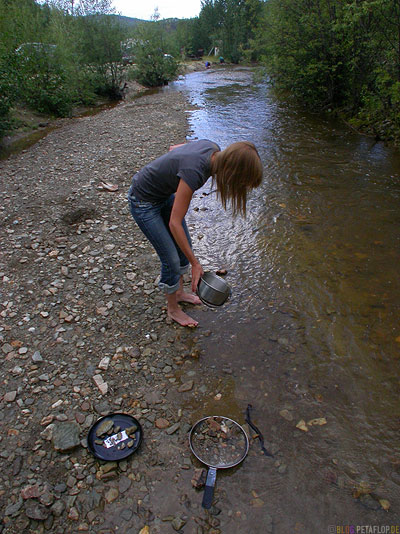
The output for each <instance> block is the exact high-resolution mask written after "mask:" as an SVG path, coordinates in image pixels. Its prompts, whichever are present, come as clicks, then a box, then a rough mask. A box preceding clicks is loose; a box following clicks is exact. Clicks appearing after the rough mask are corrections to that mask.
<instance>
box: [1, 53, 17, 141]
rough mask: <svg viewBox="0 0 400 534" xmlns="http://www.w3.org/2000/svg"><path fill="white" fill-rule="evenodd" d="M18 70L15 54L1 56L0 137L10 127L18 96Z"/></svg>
mask: <svg viewBox="0 0 400 534" xmlns="http://www.w3.org/2000/svg"><path fill="white" fill-rule="evenodd" d="M16 85H17V84H16V71H15V64H14V61H13V56H12V55H11V56H10V55H8V56H4V57H1V58H0V138H1V137H2V136H3V135H4V134H5V133H6V132H7V130H9V129H10V126H11V119H10V109H11V107H12V105H13V102H14V101H15V98H16Z"/></svg>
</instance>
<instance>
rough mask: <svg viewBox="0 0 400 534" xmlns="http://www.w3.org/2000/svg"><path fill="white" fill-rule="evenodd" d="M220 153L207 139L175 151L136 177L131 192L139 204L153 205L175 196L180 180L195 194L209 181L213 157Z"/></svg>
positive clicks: (153, 162)
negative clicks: (141, 202) (140, 201)
mask: <svg viewBox="0 0 400 534" xmlns="http://www.w3.org/2000/svg"><path fill="white" fill-rule="evenodd" d="M219 150H221V149H220V147H219V146H218V145H217V144H216V143H213V142H212V141H209V140H208V139H201V140H200V141H191V142H189V143H186V144H185V145H183V146H180V147H178V148H174V149H173V150H171V151H169V152H167V153H166V154H164V155H163V156H161V157H159V158H157V159H156V160H154V161H152V162H151V163H149V164H148V165H146V166H145V167H143V169H141V170H140V171H139V172H138V173H136V174H135V176H134V177H133V180H132V187H131V191H132V193H133V195H134V196H135V197H136V198H137V199H138V200H144V201H146V202H153V203H155V202H160V201H163V200H166V199H167V198H168V197H170V196H171V195H172V194H173V193H175V192H176V190H177V188H178V184H179V181H180V180H181V179H182V180H184V181H185V182H186V183H187V185H188V186H189V187H190V189H192V190H193V191H196V190H197V189H200V187H202V186H203V185H204V184H205V183H206V181H207V180H208V178H209V177H210V174H211V155H212V154H213V153H214V152H217V151H219Z"/></svg>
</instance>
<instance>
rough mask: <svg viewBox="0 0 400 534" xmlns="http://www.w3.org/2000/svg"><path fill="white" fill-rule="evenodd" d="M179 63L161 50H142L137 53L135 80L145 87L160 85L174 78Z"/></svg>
mask: <svg viewBox="0 0 400 534" xmlns="http://www.w3.org/2000/svg"><path fill="white" fill-rule="evenodd" d="M177 72H178V63H177V62H176V61H175V59H174V58H173V57H171V56H168V55H164V54H163V53H162V52H161V51H159V50H142V51H141V53H139V54H137V55H136V65H135V70H134V77H135V80H136V81H137V82H138V83H140V84H141V85H144V86H145V87H159V86H161V85H165V84H167V83H168V82H170V81H171V80H174V79H175V77H176V74H177Z"/></svg>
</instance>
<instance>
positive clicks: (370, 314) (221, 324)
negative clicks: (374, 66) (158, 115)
mask: <svg viewBox="0 0 400 534" xmlns="http://www.w3.org/2000/svg"><path fill="white" fill-rule="evenodd" d="M166 90H169V91H171V90H172V91H173V90H179V91H182V92H184V93H185V94H187V95H188V97H189V98H190V100H191V101H192V102H193V103H194V104H196V105H197V106H198V108H197V109H196V110H195V111H194V112H190V115H189V116H190V125H191V128H192V135H191V136H190V138H191V139H196V138H208V139H212V140H213V141H216V142H217V143H218V144H219V145H220V146H221V148H224V147H226V146H227V145H228V144H230V143H231V142H234V141H237V140H241V139H248V140H250V141H253V142H254V143H255V144H256V146H257V148H258V150H259V153H260V156H261V159H262V161H263V163H264V166H265V174H264V181H263V184H262V186H261V187H260V188H259V189H258V190H256V191H255V192H253V194H252V195H251V198H250V201H249V203H248V216H247V218H246V219H245V220H243V219H237V220H233V219H232V217H231V216H230V214H229V212H228V213H225V212H224V211H223V209H222V208H221V207H220V206H219V205H218V203H217V201H216V199H215V194H210V195H207V196H205V195H203V194H202V193H204V192H209V191H210V190H211V185H210V184H206V186H205V187H204V188H203V190H202V191H200V192H198V193H197V194H196V195H195V197H194V199H193V202H192V207H193V208H194V209H193V210H192V211H191V213H190V215H189V217H188V223H189V225H190V227H191V229H192V235H193V242H194V249H195V252H196V254H197V256H198V257H199V259H200V260H201V262H202V264H203V266H204V268H208V269H212V270H213V269H215V268H219V267H225V268H227V270H228V276H227V281H228V283H229V284H230V285H231V287H232V290H233V296H232V299H231V300H230V301H229V302H228V304H226V305H225V306H224V307H223V308H221V309H218V310H217V311H214V312H211V311H210V312H207V313H204V314H198V316H196V318H198V319H199V320H200V321H201V322H202V324H203V325H204V327H206V328H210V329H211V330H212V332H213V334H212V335H211V336H210V337H209V338H208V340H207V341H206V342H205V345H204V346H205V351H206V353H207V365H211V363H212V365H211V368H212V369H213V372H214V373H215V374H216V375H217V376H218V374H220V375H221V376H222V377H223V379H222V385H221V390H222V389H223V383H224V380H225V381H226V383H227V384H228V382H229V386H227V388H226V389H227V391H228V390H229V392H230V393H229V395H228V394H227V396H226V398H224V396H222V400H221V401H218V402H217V401H215V402H213V401H212V400H210V399H205V400H204V402H205V403H206V406H207V409H210V410H211V409H213V408H214V409H215V410H220V411H221V410H222V411H223V410H224V409H225V411H228V412H229V413H224V414H223V415H227V416H237V417H239V418H242V420H241V421H240V422H243V415H241V414H242V413H243V410H244V409H245V408H246V406H247V402H251V404H253V406H254V407H255V414H256V415H255V417H256V418H257V425H258V426H259V427H260V428H264V430H265V431H266V439H267V438H268V439H269V441H270V444H271V443H272V444H276V445H277V446H278V447H279V449H280V452H279V453H278V454H277V456H276V457H275V459H274V460H272V462H276V461H278V462H281V464H284V465H285V466H286V467H287V469H286V470H284V473H282V474H280V473H279V474H277V470H279V465H275V464H274V463H272V464H268V467H266V469H267V471H268V470H270V469H271V465H273V466H274V469H273V468H272V471H268V473H269V480H270V483H271V484H272V486H273V488H272V489H274V490H275V491H272V489H271V492H269V500H270V502H271V503H274V504H273V508H274V514H275V517H274V521H275V525H276V530H275V531H276V532H289V531H290V532H292V531H296V530H295V525H296V524H297V523H299V525H300V527H299V530H297V531H298V532H325V531H326V530H325V529H327V528H328V526H329V525H338V526H339V525H342V524H343V525H345V524H350V523H349V522H351V521H353V524H357V523H354V522H355V521H364V524H365V521H366V520H369V521H370V524H376V525H381V524H385V525H386V524H395V523H396V524H399V520H398V518H399V508H400V455H399V444H400V439H399V435H400V432H399V431H400V405H399V400H398V399H399V392H400V382H399V368H400V322H399V309H400V283H399V275H398V264H399V245H400V225H399V223H400V212H399V200H400V154H399V152H398V150H395V149H393V148H389V147H386V146H384V145H383V144H382V143H375V142H374V140H373V139H371V138H368V137H365V136H362V135H359V134H357V133H355V132H353V131H351V130H349V129H348V128H347V127H346V126H344V125H343V124H341V123H340V122H337V121H335V120H334V119H332V118H331V117H326V116H321V115H313V114H311V113H308V112H307V111H305V110H303V109H301V108H299V107H295V106H293V104H290V103H288V102H286V101H284V100H282V99H281V100H280V99H278V98H277V97H276V96H274V94H273V92H272V91H271V90H270V88H269V87H268V85H267V84H266V83H256V82H254V81H253V77H252V72H251V70H250V69H246V68H235V69H229V68H224V67H223V68H220V69H218V68H217V69H215V70H208V71H204V72H196V73H191V74H189V75H187V76H186V77H184V78H182V79H180V80H178V81H177V82H175V83H174V84H172V85H171V86H170V87H169V88H167V89H166ZM227 368H229V369H228V371H229V374H224V373H226V372H227ZM232 381H233V382H234V386H232ZM283 409H286V410H287V411H288V412H289V414H290V416H291V417H292V420H291V421H288V420H287V419H286V418H284V417H282V415H281V414H280V412H281V411H282V410H283ZM200 411H201V410H199V415H208V414H204V413H202V414H200ZM321 417H324V418H326V420H327V424H326V425H323V426H318V425H317V426H312V425H311V426H308V430H309V431H308V432H302V431H301V430H298V429H296V428H295V425H296V424H297V422H298V421H299V420H301V419H304V420H306V422H307V421H309V420H310V419H313V418H321ZM258 460H259V458H258ZM258 460H257V461H255V463H254V465H253V464H251V466H250V467H248V469H250V471H251V473H252V474H253V475H254V477H253V478H252V482H251V484H253V485H255V486H256V485H257V476H256V475H257V470H259V469H260V465H259V464H258V463H257V462H258ZM240 472H241V474H243V475H242V476H244V477H245V476H246V475H245V474H244V468H241V470H240ZM278 472H279V471H278ZM310 473H312V476H310ZM235 477H237V475H235ZM271 477H272V479H271ZM248 482H249V481H248ZM258 482H260V481H258ZM249 484H250V482H249ZM360 485H361V486H362V487H364V488H365V487H366V488H367V490H365V491H364V493H366V494H368V495H371V496H372V499H373V501H369V497H365V496H364V497H361V499H360V491H358V489H359V487H360ZM260 486H261V487H264V489H265V487H266V481H265V480H264V481H263V483H262V484H260ZM299 487H302V491H301V492H299V491H298V489H299ZM248 489H249V491H250V489H251V488H248ZM231 491H233V492H234V491H235V490H234V488H233V487H232V488H231ZM259 491H261V488H260V490H259ZM354 491H355V493H354ZM325 493H326V495H325ZM322 495H324V497H322ZM382 498H384V499H387V500H388V501H389V502H390V503H391V509H390V511H389V513H388V514H387V513H386V512H384V511H383V509H382V508H380V506H379V504H378V505H377V508H378V509H377V510H373V508H374V506H375V503H378V501H379V499H382ZM282 501H285V504H283V503H282ZM371 503H372V504H371ZM385 514H386V515H385ZM256 515H257V514H256ZM256 515H255V516H254V517H256ZM391 522H392V523H391ZM303 527H304V529H303ZM319 529H321V530H319ZM239 531H240V530H238V532H239ZM256 532H258V531H257V530H256ZM260 532H261V531H260Z"/></svg>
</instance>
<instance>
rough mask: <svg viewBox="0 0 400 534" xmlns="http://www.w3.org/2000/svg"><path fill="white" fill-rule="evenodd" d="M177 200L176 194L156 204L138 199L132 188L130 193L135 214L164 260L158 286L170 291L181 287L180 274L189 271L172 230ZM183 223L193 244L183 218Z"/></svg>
mask: <svg viewBox="0 0 400 534" xmlns="http://www.w3.org/2000/svg"><path fill="white" fill-rule="evenodd" d="M174 199H175V195H171V196H170V197H169V198H168V199H167V200H165V201H163V202H157V203H154V204H153V203H152V202H145V201H143V200H138V199H137V198H136V197H135V196H134V195H133V193H132V190H130V191H129V196H128V200H129V204H130V209H131V213H132V217H133V218H134V219H135V221H136V223H137V225H138V226H139V228H140V229H141V230H142V232H143V233H144V235H145V236H146V237H147V239H148V240H149V241H150V243H151V244H152V245H153V247H154V248H155V251H156V252H157V254H158V257H159V258H160V261H161V277H160V281H159V283H158V287H159V288H160V289H161V290H163V291H165V293H169V294H171V293H175V291H177V290H178V289H179V283H180V278H181V276H182V275H183V274H185V273H186V272H187V271H188V270H189V261H188V259H187V258H186V256H185V255H184V254H183V252H182V251H181V249H180V248H179V247H178V245H177V243H176V242H175V239H174V238H173V236H172V234H171V231H170V229H169V219H170V217H171V211H172V206H173V203H174ZM182 226H183V229H184V230H185V234H186V237H187V239H188V241H189V244H190V246H192V241H191V239H190V235H189V230H188V228H187V225H186V222H185V220H183V221H182Z"/></svg>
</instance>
